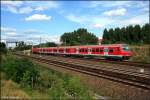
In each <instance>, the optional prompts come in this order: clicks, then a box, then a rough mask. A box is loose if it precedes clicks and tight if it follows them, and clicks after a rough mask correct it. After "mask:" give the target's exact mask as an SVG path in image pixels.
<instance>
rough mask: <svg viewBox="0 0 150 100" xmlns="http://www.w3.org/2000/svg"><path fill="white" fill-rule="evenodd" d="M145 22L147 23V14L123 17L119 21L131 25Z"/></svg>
mask: <svg viewBox="0 0 150 100" xmlns="http://www.w3.org/2000/svg"><path fill="white" fill-rule="evenodd" d="M145 23H149V17H148V14H144V15H138V16H133V17H131V18H129V19H125V20H122V21H120V24H121V25H129V24H131V25H135V24H139V25H143V24H145Z"/></svg>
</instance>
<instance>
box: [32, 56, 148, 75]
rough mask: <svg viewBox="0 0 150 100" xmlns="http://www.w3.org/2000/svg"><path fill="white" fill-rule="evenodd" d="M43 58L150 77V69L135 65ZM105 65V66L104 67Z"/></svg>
mask: <svg viewBox="0 0 150 100" xmlns="http://www.w3.org/2000/svg"><path fill="white" fill-rule="evenodd" d="M32 56H35V57H37V56H38V57H39V55H32ZM42 57H43V58H45V59H53V60H61V61H62V60H63V61H64V62H66V61H68V62H74V63H79V64H83V65H86V64H91V66H93V65H95V67H100V68H108V70H109V69H115V70H118V71H121V70H123V71H124V70H127V71H128V72H129V71H130V72H131V73H132V72H137V73H139V74H141V73H143V74H147V75H150V71H149V67H146V68H143V67H136V66H135V65H134V66H131V65H130V66H129V65H119V66H118V65H116V64H110V63H108V64H107V63H101V62H94V61H91V60H87V59H86V60H84V59H82V58H81V59H74V58H70V57H69V58H66V57H61V56H59V57H58V56H50V55H48V56H46V55H42ZM102 65H103V66H102ZM141 69H142V70H143V71H144V72H141Z"/></svg>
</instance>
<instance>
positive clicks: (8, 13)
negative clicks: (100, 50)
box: [1, 1, 149, 43]
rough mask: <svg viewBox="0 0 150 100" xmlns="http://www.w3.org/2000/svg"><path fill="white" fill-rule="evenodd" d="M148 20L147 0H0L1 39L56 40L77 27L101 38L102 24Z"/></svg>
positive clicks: (114, 24)
mask: <svg viewBox="0 0 150 100" xmlns="http://www.w3.org/2000/svg"><path fill="white" fill-rule="evenodd" d="M148 22H149V1H1V38H2V40H24V41H29V42H35V43H38V42H39V39H40V37H41V38H42V42H46V41H52V42H56V43H60V41H59V39H60V36H61V35H62V34H63V33H64V32H72V31H74V30H77V29H78V28H86V29H87V30H88V31H89V32H92V33H93V34H95V35H96V36H97V37H99V38H101V37H102V35H103V30H104V28H107V29H109V28H115V27H123V26H127V25H130V24H132V25H135V24H140V25H141V26H142V25H143V24H145V23H148Z"/></svg>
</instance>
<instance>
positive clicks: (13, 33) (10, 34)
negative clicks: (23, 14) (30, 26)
mask: <svg viewBox="0 0 150 100" xmlns="http://www.w3.org/2000/svg"><path fill="white" fill-rule="evenodd" d="M6 35H9V36H12V35H13V36H14V35H16V32H8V33H6Z"/></svg>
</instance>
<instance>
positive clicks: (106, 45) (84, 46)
mask: <svg viewBox="0 0 150 100" xmlns="http://www.w3.org/2000/svg"><path fill="white" fill-rule="evenodd" d="M126 45H127V44H104V45H79V46H58V47H42V48H76V47H81V48H86V47H108V46H109V47H110V46H111V47H118V46H126Z"/></svg>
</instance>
